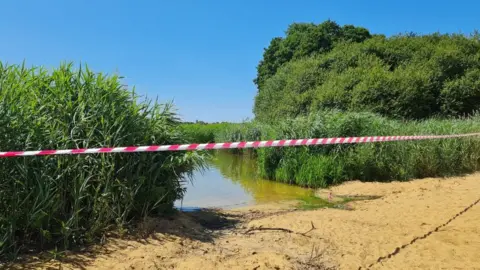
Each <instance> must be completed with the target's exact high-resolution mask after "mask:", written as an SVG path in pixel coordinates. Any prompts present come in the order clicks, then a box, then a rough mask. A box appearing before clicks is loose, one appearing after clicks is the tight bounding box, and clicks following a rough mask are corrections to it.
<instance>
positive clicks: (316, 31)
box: [254, 20, 370, 91]
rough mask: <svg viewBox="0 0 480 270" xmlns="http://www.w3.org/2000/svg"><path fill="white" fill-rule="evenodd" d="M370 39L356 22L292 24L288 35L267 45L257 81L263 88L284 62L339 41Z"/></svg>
mask: <svg viewBox="0 0 480 270" xmlns="http://www.w3.org/2000/svg"><path fill="white" fill-rule="evenodd" d="M368 38H370V33H369V32H368V30H367V29H365V28H363V27H355V26H353V25H345V26H343V27H341V26H339V25H338V24H337V23H335V22H333V21H330V20H328V21H325V22H323V23H321V24H318V25H315V24H313V23H293V24H291V25H290V26H289V27H288V29H287V31H286V36H285V38H281V37H275V38H273V39H272V41H271V42H270V45H269V46H268V48H266V49H265V50H264V53H263V59H262V60H261V61H260V63H259V65H258V66H257V77H256V78H255V80H254V82H255V84H257V86H258V88H259V91H261V90H262V86H263V84H264V82H265V81H266V80H267V79H268V78H270V77H271V76H273V75H274V74H275V73H276V72H277V70H278V69H279V68H280V67H281V66H282V65H283V64H285V63H287V62H289V61H291V60H293V59H301V58H303V57H306V56H310V55H313V54H319V53H325V52H328V51H330V50H331V49H332V48H333V47H334V46H335V44H336V43H341V42H362V41H364V40H366V39H368Z"/></svg>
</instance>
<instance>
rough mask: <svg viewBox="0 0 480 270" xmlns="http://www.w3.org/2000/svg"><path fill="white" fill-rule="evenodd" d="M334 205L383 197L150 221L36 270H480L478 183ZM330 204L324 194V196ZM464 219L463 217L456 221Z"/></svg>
mask: <svg viewBox="0 0 480 270" xmlns="http://www.w3.org/2000/svg"><path fill="white" fill-rule="evenodd" d="M331 191H332V193H333V194H334V195H372V196H374V195H376V196H381V197H380V198H378V199H374V200H368V201H358V202H352V203H351V205H350V206H351V207H352V208H353V209H352V210H350V211H348V210H340V209H318V210H309V211H303V210H294V209H292V203H291V202H290V203H285V204H270V205H259V206H255V207H249V208H243V209H235V210H229V211H220V212H217V211H208V212H203V213H190V214H189V213H183V214H179V215H177V216H175V217H172V218H171V219H162V220H150V221H149V222H146V223H145V224H144V225H143V226H144V227H143V228H140V229H139V231H142V232H144V233H148V236H147V237H136V238H131V239H123V240H121V239H116V238H108V239H107V240H106V243H105V244H104V245H103V246H98V247H95V248H93V249H92V250H91V251H89V252H84V253H82V254H69V255H67V256H66V257H65V258H63V259H62V260H61V261H50V262H47V263H45V262H38V263H36V262H33V263H29V264H27V265H25V264H23V265H17V267H19V268H24V267H28V268H37V269H258V270H259V269H360V268H361V269H480V256H479V254H480V225H479V224H480V203H478V204H476V203H477V202H478V200H479V199H480V174H475V175H470V176H466V177H462V178H449V179H423V180H415V181H411V182H403V183H400V182H394V183H385V184H382V183H360V182H350V183H346V184H344V185H341V186H338V187H334V188H332V190H331ZM319 194H325V191H319ZM459 213H460V214H459Z"/></svg>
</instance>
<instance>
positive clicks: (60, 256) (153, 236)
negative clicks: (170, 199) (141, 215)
mask: <svg viewBox="0 0 480 270" xmlns="http://www.w3.org/2000/svg"><path fill="white" fill-rule="evenodd" d="M241 219H242V216H241V215H234V214H227V213H222V212H220V211H217V210H214V209H200V210H198V211H191V212H180V211H178V212H176V213H174V214H172V215H170V216H167V217H161V218H147V219H145V220H143V221H142V222H138V223H137V224H136V226H132V227H131V228H129V230H128V232H124V233H122V234H120V233H109V234H108V235H106V236H105V237H103V238H102V239H101V241H100V243H97V244H94V245H92V246H89V247H83V248H80V249H76V250H72V251H61V252H60V251H59V252H43V253H41V254H37V255H36V256H25V258H22V259H21V260H20V261H17V262H15V263H9V264H6V265H3V266H2V265H1V264H0V269H51V270H53V269H69V268H66V267H65V266H62V265H70V266H73V267H74V268H76V269H86V267H88V266H89V265H90V264H91V263H92V262H93V261H94V260H95V259H96V258H98V257H100V256H101V257H109V255H110V254H111V253H112V252H114V251H118V250H123V249H127V248H129V247H132V245H131V243H132V241H134V242H137V243H140V244H144V245H147V244H154V245H160V244H164V243H166V242H169V241H178V239H179V238H180V239H190V240H195V241H200V242H207V243H212V242H213V241H214V239H215V238H216V237H218V236H221V235H222V234H223V233H224V232H225V231H226V230H228V229H231V228H234V227H235V225H236V224H238V223H239V222H240V221H241ZM129 243H130V244H129Z"/></svg>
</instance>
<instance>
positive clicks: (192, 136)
mask: <svg viewBox="0 0 480 270" xmlns="http://www.w3.org/2000/svg"><path fill="white" fill-rule="evenodd" d="M232 125H235V124H233V123H204V122H198V123H182V124H181V125H180V129H181V130H182V131H183V133H184V134H185V136H186V138H187V140H188V142H191V143H211V142H215V136H216V134H218V133H220V132H222V131H223V130H226V129H228V128H229V127H230V126H232Z"/></svg>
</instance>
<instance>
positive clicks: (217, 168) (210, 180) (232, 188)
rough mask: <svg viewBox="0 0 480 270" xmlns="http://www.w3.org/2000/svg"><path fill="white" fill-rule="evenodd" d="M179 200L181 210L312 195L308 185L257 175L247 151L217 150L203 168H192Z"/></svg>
mask: <svg viewBox="0 0 480 270" xmlns="http://www.w3.org/2000/svg"><path fill="white" fill-rule="evenodd" d="M186 188H187V192H186V194H185V196H184V198H183V201H177V202H176V204H175V206H176V207H177V208H180V209H182V210H184V211H188V210H189V209H197V208H210V207H213V208H223V209H226V208H233V207H239V206H245V205H253V204H263V203H269V202H279V201H285V200H297V199H302V198H308V197H311V196H313V193H314V191H313V190H312V189H306V188H301V187H298V186H292V185H288V184H284V183H279V182H274V181H269V180H264V179H261V178H259V177H257V170H256V162H255V160H254V158H253V157H252V156H251V155H250V154H243V155H234V154H229V153H226V152H221V151H219V152H217V153H216V154H215V155H214V156H213V157H212V159H211V161H210V162H209V166H208V168H207V169H206V170H204V171H196V172H195V173H194V177H193V181H192V182H189V183H187V184H186Z"/></svg>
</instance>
